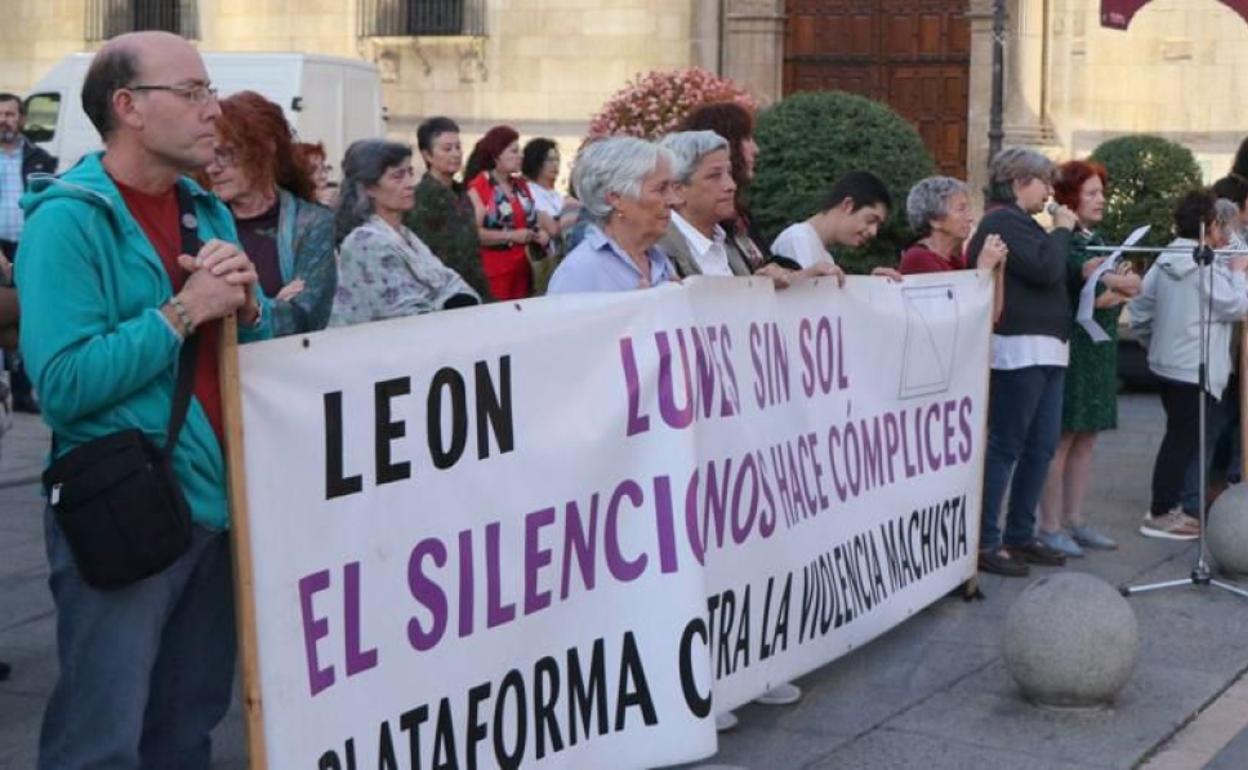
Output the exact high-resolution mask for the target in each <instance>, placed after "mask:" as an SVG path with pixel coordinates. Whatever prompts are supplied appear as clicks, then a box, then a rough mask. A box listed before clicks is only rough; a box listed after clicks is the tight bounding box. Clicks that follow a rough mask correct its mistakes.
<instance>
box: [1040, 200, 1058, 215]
mask: <svg viewBox="0 0 1248 770" xmlns="http://www.w3.org/2000/svg"><path fill="white" fill-rule="evenodd" d="M1061 207H1062V205H1061V204H1060V203H1058V202H1057V201H1049V202H1048V203H1046V204H1044V210H1045V212H1046V213H1048V215H1049V216H1055V215H1056V214H1057V210H1058V209H1060V208H1061Z"/></svg>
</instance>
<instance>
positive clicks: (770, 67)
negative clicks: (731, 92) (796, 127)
mask: <svg viewBox="0 0 1248 770" xmlns="http://www.w3.org/2000/svg"><path fill="white" fill-rule="evenodd" d="M722 2H724V4H725V7H724V51H723V65H724V67H723V72H721V73H720V74H722V75H724V76H725V77H729V78H732V79H733V80H734V81H736V82H737V84H738V85H740V86H742V87H744V88H746V89H748V90H749V91H750V93H752V94H753V95H754V98H755V99H757V100H758V102H759V104H760V105H766V104H771V103H772V102H775V101H777V100H779V99H780V97H781V88H782V85H783V76H784V19H785V15H784V0H722Z"/></svg>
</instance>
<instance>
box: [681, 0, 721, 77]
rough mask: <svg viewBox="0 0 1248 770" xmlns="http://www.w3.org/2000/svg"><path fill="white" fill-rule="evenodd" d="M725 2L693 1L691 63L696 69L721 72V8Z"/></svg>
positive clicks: (710, 0)
mask: <svg viewBox="0 0 1248 770" xmlns="http://www.w3.org/2000/svg"><path fill="white" fill-rule="evenodd" d="M722 2H723V0H693V12H692V13H691V14H690V22H691V23H690V30H689V44H690V48H691V51H690V56H689V61H690V63H691V64H692V65H693V66H694V67H701V68H702V69H704V70H710V71H711V72H715V73H716V74H718V72H719V53H720V50H719V37H720V36H719V7H720V4H721V3H722Z"/></svg>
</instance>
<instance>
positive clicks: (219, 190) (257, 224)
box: [205, 91, 337, 336]
mask: <svg viewBox="0 0 1248 770" xmlns="http://www.w3.org/2000/svg"><path fill="white" fill-rule="evenodd" d="M216 130H217V147H216V152H215V155H214V158H213V161H212V163H210V164H208V167H207V168H206V169H205V171H206V173H207V176H208V181H209V183H210V184H211V186H212V190H213V192H215V193H216V194H217V197H219V198H220V199H221V200H222V201H224V202H225V203H226V205H228V206H229V207H230V211H231V212H232V213H233V214H234V225H235V227H236V228H237V229H238V237H239V241H240V242H241V244H242V247H243V250H244V251H245V252H246V253H247V256H248V257H250V258H251V261H252V263H254V264H255V266H256V272H257V273H258V274H259V276H260V288H261V289H262V290H263V291H264V293H265V295H266V296H268V297H272V298H274V302H273V304H272V310H273V316H272V324H273V335H274V336H281V335H285V334H300V333H303V332H311V331H316V330H318V329H323V328H325V324H326V322H328V320H329V310H330V306H331V305H332V304H333V299H334V288H335V286H336V285H337V269H336V266H335V263H334V224H333V213H332V212H331V211H330V210H329V209H327V208H325V207H324V206H322V205H320V204H318V203H317V202H316V184H315V182H314V181H313V178H312V175H311V173H310V172H309V169H308V166H307V164H306V163H305V162H304V161H303V159H302V158H300V157H299V156H298V155H297V154H296V151H295V147H294V142H293V136H292V131H291V129H290V125H289V124H288V123H287V122H286V118H285V117H284V116H283V115H282V108H281V107H279V106H277V105H276V104H274V103H273V102H270V101H269V100H268V99H265V98H264V97H263V96H261V95H260V94H257V93H255V92H254V91H241V92H239V93H236V94H234V95H233V96H231V97H229V98H228V99H224V100H222V101H221V115H220V117H218V118H217V120H216Z"/></svg>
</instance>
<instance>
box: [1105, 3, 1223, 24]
mask: <svg viewBox="0 0 1248 770" xmlns="http://www.w3.org/2000/svg"><path fill="white" fill-rule="evenodd" d="M1219 2H1221V3H1222V4H1223V5H1225V6H1227V7H1229V8H1230V9H1231V10H1233V11H1235V12H1236V13H1238V14H1239V15H1240V16H1242V17H1243V19H1244V21H1248V0H1219ZM1147 4H1148V0H1101V26H1102V27H1109V28H1111V29H1126V28H1127V27H1128V26H1129V25H1130V24H1131V19H1132V17H1134V16H1135V12H1136V11H1138V10H1140V9H1141V8H1143V7H1144V6H1145V5H1147Z"/></svg>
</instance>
